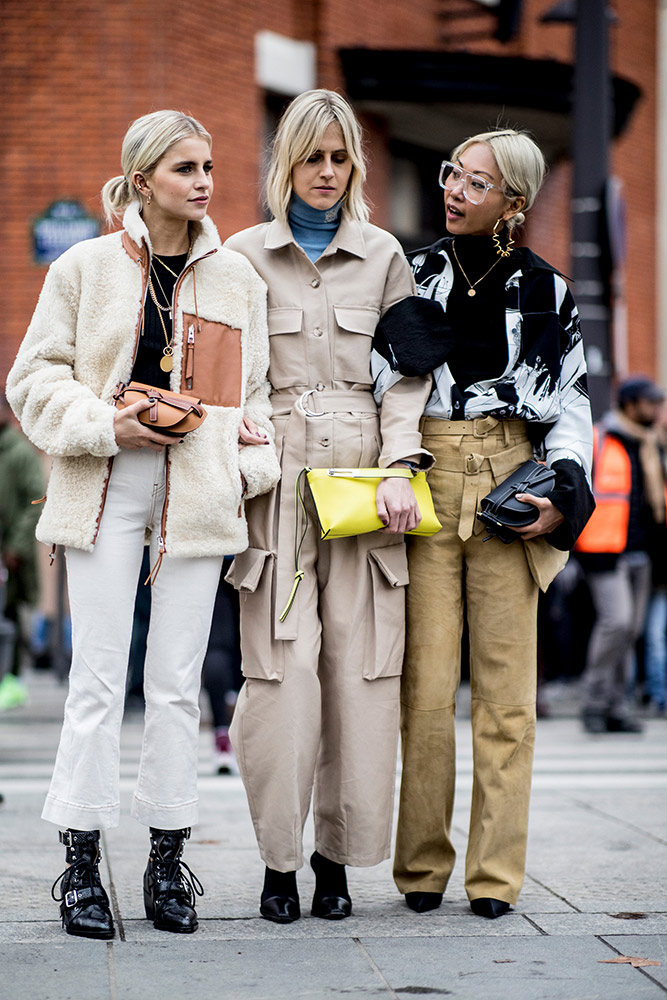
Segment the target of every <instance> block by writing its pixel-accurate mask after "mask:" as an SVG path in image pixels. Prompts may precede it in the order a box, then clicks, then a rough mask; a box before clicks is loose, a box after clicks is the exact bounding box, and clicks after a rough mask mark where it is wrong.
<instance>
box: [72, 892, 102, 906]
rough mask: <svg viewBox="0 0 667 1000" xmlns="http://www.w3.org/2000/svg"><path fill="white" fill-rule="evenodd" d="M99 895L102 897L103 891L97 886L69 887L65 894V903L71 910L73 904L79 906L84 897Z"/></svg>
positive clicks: (89, 897)
mask: <svg viewBox="0 0 667 1000" xmlns="http://www.w3.org/2000/svg"><path fill="white" fill-rule="evenodd" d="M97 896H99V897H100V898H101V896H102V892H101V891H100V890H99V889H96V888H89V889H68V890H67V892H66V893H65V896H64V903H65V906H66V907H67V909H68V910H71V909H72V907H73V906H77V905H78V904H79V903H80V902H81V900H83V899H91V898H92V899H94V898H95V897H97Z"/></svg>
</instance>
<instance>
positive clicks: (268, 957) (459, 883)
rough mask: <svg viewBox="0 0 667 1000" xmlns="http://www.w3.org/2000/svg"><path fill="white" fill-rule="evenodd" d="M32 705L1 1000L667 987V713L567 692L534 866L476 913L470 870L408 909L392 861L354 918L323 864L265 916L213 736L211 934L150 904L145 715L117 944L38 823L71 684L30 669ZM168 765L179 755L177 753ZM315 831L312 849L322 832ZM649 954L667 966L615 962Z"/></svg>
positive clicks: (366, 890) (8, 772) (24, 732)
mask: <svg viewBox="0 0 667 1000" xmlns="http://www.w3.org/2000/svg"><path fill="white" fill-rule="evenodd" d="M28 683H29V687H30V691H31V701H30V703H29V705H27V706H25V707H23V708H20V709H15V710H13V711H11V712H7V713H4V714H3V715H0V792H2V793H3V794H4V796H5V802H4V804H3V805H2V806H0V835H1V839H2V845H3V851H2V868H1V872H0V998H2V1000H10V998H11V1000H15V998H20V1000H24V998H25V1000H103V998H104V1000H107V998H108V1000H121V998H122V1000H135V998H136V1000H175V998H180V997H184V998H186V1000H204V998H206V1000H208V998H210V1000H214V998H215V1000H287V998H289V1000H322V998H346V1000H347V998H352V1000H356V998H364V1000H366V998H368V1000H370V998H378V1000H384V998H393V1000H403V998H405V997H411V996H419V997H426V998H429V997H433V998H439V997H453V998H457V1000H480V998H482V997H485V998H486V997H511V998H512V1000H597V998H600V1000H602V998H604V1000H644V998H656V1000H657V998H659V997H663V1000H664V997H665V994H667V822H666V821H667V721H665V720H664V719H657V720H651V721H649V722H647V724H646V729H645V732H644V733H643V734H642V735H640V736H626V735H614V736H601V737H593V736H587V735H585V734H584V733H583V732H582V731H581V729H580V726H579V724H578V722H577V720H576V719H575V718H573V717H572V715H571V713H570V715H569V717H568V714H567V712H568V708H571V704H569V703H567V702H565V701H562V700H559V699H558V697H557V696H558V694H559V691H556V692H555V694H554V695H553V698H552V701H553V705H554V709H555V711H554V715H555V717H554V718H552V719H547V720H543V721H540V723H539V725H538V742H537V755H536V764H535V779H534V783H533V788H534V791H533V806H532V820H531V836H530V844H529V856H528V877H527V879H526V884H525V887H524V891H523V894H522V896H521V899H520V901H519V904H518V906H517V907H516V910H515V911H514V912H512V913H511V914H509V915H507V916H506V917H503V918H501V919H500V920H496V921H488V920H485V919H484V918H481V917H475V916H474V915H473V914H472V913H471V912H470V909H469V907H468V905H467V900H466V898H465V893H464V890H463V878H462V871H461V868H462V865H461V864H459V865H457V869H456V871H455V874H454V878H453V879H452V883H451V885H450V888H449V890H448V893H447V896H446V898H445V902H444V903H443V905H442V907H441V908H440V909H439V910H437V911H435V912H433V913H429V914H421V915H420V914H416V913H412V912H411V911H410V910H408V909H407V907H406V906H405V904H404V903H403V901H402V897H400V896H399V895H398V894H397V892H396V891H395V888H394V886H393V883H392V879H391V866H390V863H389V862H385V863H384V864H382V865H379V866H378V867H377V868H374V869H354V870H352V871H350V874H349V883H350V891H351V895H352V898H353V904H354V913H353V916H352V917H351V918H350V919H348V920H344V921H341V922H334V923H330V922H327V921H323V920H317V919H314V918H312V917H310V916H309V915H307V914H308V913H309V910H310V906H309V902H310V896H311V894H312V890H313V885H314V878H313V875H312V873H311V872H310V870H309V869H308V870H306V869H304V870H303V871H302V872H301V873H300V876H299V886H300V892H301V901H302V907H303V910H304V918H303V919H302V920H300V921H298V922H297V923H295V924H291V925H288V926H282V927H281V926H278V925H276V924H271V923H269V922H267V921H265V920H262V919H260V918H259V916H258V910H257V906H258V897H259V891H260V888H261V883H262V877H263V867H262V864H261V862H260V860H259V858H258V855H257V851H256V847H255V841H254V836H253V831H252V824H251V822H250V819H249V816H248V812H247V809H246V804H245V796H244V792H243V787H242V785H241V781H240V778H235V777H231V778H230V777H218V776H213V774H212V747H211V742H212V738H211V731H210V729H208V728H206V727H204V728H203V729H202V736H201V759H200V774H201V779H200V795H201V822H200V824H199V826H198V827H197V828H196V829H195V830H194V831H193V837H192V840H191V841H190V843H189V845H188V848H187V861H188V863H189V864H190V865H191V866H192V868H193V869H194V871H195V872H196V874H197V875H198V876H199V877H200V878H201V880H202V882H203V883H204V886H205V888H206V895H205V897H204V898H203V899H202V900H201V901H200V902H199V904H198V912H199V915H200V930H199V931H198V933H196V934H194V935H191V936H190V935H187V936H182V937H181V936H178V935H169V934H165V933H163V932H160V931H156V930H155V929H154V928H153V926H152V924H151V923H149V922H148V921H147V920H146V919H145V917H144V915H143V911H142V893H141V879H142V872H143V868H144V866H145V862H146V856H147V842H148V841H147V832H146V831H145V830H144V829H143V828H141V827H139V825H138V824H137V823H135V822H134V821H133V820H132V819H130V817H129V815H128V809H129V799H130V794H131V790H132V786H133V776H134V775H135V774H136V767H137V760H138V755H139V748H140V741H141V721H140V719H139V718H138V717H137V716H134V715H131V716H129V717H128V719H127V720H126V722H125V723H124V726H123V751H122V761H121V768H122V792H123V806H124V813H123V818H122V822H121V826H120V827H119V828H118V829H117V830H113V831H110V832H109V833H107V834H106V835H105V837H104V840H105V851H104V853H105V860H104V865H105V866H107V870H106V871H105V873H104V874H105V882H106V884H107V886H108V887H111V890H112V899H113V906H114V910H115V917H116V922H117V935H116V938H115V940H114V941H112V942H108V943H106V942H96V941H89V940H85V939H76V938H71V937H68V936H67V935H66V934H65V933H64V932H63V931H62V930H61V928H60V920H59V918H58V907H57V904H55V903H53V902H52V900H51V899H50V897H49V889H50V886H51V882H52V881H53V879H55V877H56V876H57V875H58V874H59V873H60V871H61V870H62V866H63V848H62V847H61V846H60V845H59V844H58V842H57V835H56V834H55V828H53V827H51V826H50V825H48V824H46V823H43V822H42V821H41V820H39V818H38V816H39V812H40V810H41V804H42V800H43V797H44V793H45V790H46V787H47V783H48V778H49V773H50V768H51V764H52V761H53V755H54V751H55V746H56V744H57V739H58V733H59V729H60V721H61V718H62V703H63V699H64V694H65V691H64V688H63V687H62V686H60V685H58V684H57V683H56V681H55V680H54V679H53V677H52V676H51V675H50V674H32V675H29V677H28ZM458 726H459V744H460V750H459V791H458V798H457V804H456V810H455V817H454V822H455V837H456V845H457V849H458V851H459V857H460V858H461V859H462V858H463V855H464V852H465V827H466V823H467V810H468V807H469V802H470V789H471V748H470V741H469V734H468V730H469V723H468V721H467V720H466V719H465V718H462V719H461V721H460V722H459V723H458ZM165 766H168V762H166V765H165ZM307 846H309V847H310V849H311V850H312V830H311V829H310V828H309V830H308V837H307ZM619 956H640V957H645V958H649V959H652V960H655V961H659V962H660V963H661V964H660V965H659V966H646V967H644V968H633V967H632V966H631V965H628V964H617V963H614V964H601V960H605V961H606V962H608V961H609V960H613V959H615V958H617V957H619Z"/></svg>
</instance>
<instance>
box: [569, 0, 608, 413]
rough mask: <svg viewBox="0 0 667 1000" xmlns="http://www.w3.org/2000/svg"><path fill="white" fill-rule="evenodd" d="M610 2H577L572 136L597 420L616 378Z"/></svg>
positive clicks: (575, 241) (576, 266)
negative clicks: (608, 248) (609, 205)
mask: <svg viewBox="0 0 667 1000" xmlns="http://www.w3.org/2000/svg"><path fill="white" fill-rule="evenodd" d="M607 2H608V0H578V3H577V32H576V43H575V66H574V122H573V137H572V138H573V149H574V157H573V185H572V187H573V190H572V270H573V277H574V279H575V282H576V284H575V286H574V293H575V296H576V299H577V304H578V306H579V312H580V315H581V324H582V329H583V332H584V342H585V345H586V359H587V362H588V385H589V390H590V395H591V405H592V407H593V415H594V417H595V418H596V419H597V418H598V417H600V415H601V414H602V413H603V412H604V411H605V410H607V409H608V408H609V404H610V397H611V376H612V374H613V367H612V361H611V348H610V333H609V331H610V316H609V302H608V294H607V285H606V282H607V280H608V275H607V274H605V266H604V258H603V253H602V245H601V244H602V237H603V233H604V210H605V206H604V192H605V186H606V182H607V177H608V174H609V142H610V137H611V123H612V93H611V80H610V76H609V54H608V44H609V38H608V36H609V21H608V17H607Z"/></svg>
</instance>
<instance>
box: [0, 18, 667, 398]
mask: <svg viewBox="0 0 667 1000" xmlns="http://www.w3.org/2000/svg"><path fill="white" fill-rule="evenodd" d="M451 4H457V5H458V4H460V0H451V3H450V0H421V2H419V3H406V2H404V0H364V3H359V0H319V2H317V3H315V2H313V0H257V2H256V3H253V4H249V3H239V2H238V0H200V2H199V3H197V4H195V5H187V4H184V3H183V2H182V0H179V2H176V0H132V2H130V0H114V2H113V3H108V2H103V0H99V2H93V0H23V2H22V3H21V4H14V5H10V4H5V5H4V6H3V10H2V14H1V15H0V60H1V61H0V70H1V72H2V80H3V88H4V100H3V103H2V107H1V108H0V140H1V142H0V181H1V184H2V192H3V204H4V213H3V253H2V255H1V256H0V287H2V289H3V292H4V297H5V313H4V317H3V320H4V321H3V324H2V330H1V331H0V380H2V381H4V376H5V375H6V372H7V370H8V368H9V366H10V364H11V362H12V360H13V357H14V354H15V351H16V348H17V346H18V343H19V341H20V338H21V336H22V334H23V332H24V330H25V327H26V325H27V322H28V320H29V318H30V314H31V312H32V309H33V307H34V303H35V300H36V298H37V295H38V292H39V288H40V286H41V283H42V281H43V276H44V273H45V268H43V267H40V266H37V265H35V264H33V263H32V260H31V223H32V221H33V220H34V219H35V218H36V217H37V216H39V215H40V214H42V212H43V211H44V210H45V209H46V208H47V207H48V205H49V204H50V203H51V202H52V201H55V200H56V199H59V198H63V197H73V198H76V199H77V200H79V201H81V202H83V204H84V205H86V206H87V208H88V209H89V211H91V212H92V213H95V214H97V213H99V211H100V208H99V190H100V188H101V186H102V184H103V183H104V181H105V180H107V178H108V177H110V176H112V175H114V174H117V173H118V172H119V170H120V164H119V157H120V145H121V141H122V137H123V135H124V133H125V130H126V128H127V125H128V124H129V122H130V121H131V120H133V119H134V118H136V117H137V116H138V115H140V114H143V113H145V112H147V111H150V110H155V109H157V108H161V107H177V108H182V109H184V110H188V111H190V112H191V113H192V114H194V115H195V116H196V117H198V118H200V119H201V120H202V121H203V122H204V124H205V125H206V127H207V128H208V129H209V131H211V132H212V134H213V137H214V159H215V172H214V176H215V181H216V193H215V196H214V202H213V206H212V213H211V214H212V217H213V219H214V220H215V222H216V223H217V224H218V226H219V229H220V232H221V235H222V236H223V238H224V237H225V236H227V235H228V234H229V233H231V232H234V231H236V230H237V229H240V228H242V227H244V226H247V225H251V224H253V223H254V222H256V221H257V220H258V219H259V218H260V217H261V215H260V209H259V204H258V164H259V157H260V149H261V143H262V141H263V128H264V109H263V94H262V93H261V92H259V90H258V88H256V86H255V83H254V36H255V33H256V32H257V31H258V30H266V29H269V30H272V31H276V32H279V33H280V34H284V35H288V36H291V37H295V38H301V39H308V40H312V41H315V42H316V43H317V44H318V69H319V80H318V83H319V85H321V86H331V87H338V88H340V87H341V86H342V83H343V80H342V77H341V71H340V63H339V58H338V55H337V52H338V50H339V48H341V47H351V46H364V45H365V46H373V47H378V48H426V49H428V48H444V49H457V48H458V49H460V48H466V49H468V50H469V51H471V52H473V51H474V52H489V53H493V54H498V55H500V54H503V53H505V54H508V55H524V56H531V57H536V58H556V59H558V60H560V61H569V60H570V58H571V51H572V45H573V28H572V27H570V26H557V25H543V24H541V23H540V21H539V17H540V15H541V14H542V13H544V12H545V11H546V10H548V9H550V8H551V7H552V6H553V0H525V2H524V15H523V22H522V29H521V34H520V36H519V38H518V39H517V40H516V41H513V42H512V43H510V44H508V45H501V44H500V43H498V42H495V41H493V40H487V41H477V42H475V41H473V42H466V43H460V41H459V40H458V36H457V34H456V32H455V31H454V30H453V29H447V28H446V27H444V24H445V22H443V21H440V20H438V19H437V18H436V14H437V13H438V11H446V10H448V9H449V10H451V9H452V8H451ZM614 6H615V9H616V11H617V13H618V16H619V21H620V23H619V25H618V26H617V27H616V28H614V29H612V43H611V52H612V60H613V67H614V70H615V72H617V73H620V74H622V75H625V76H627V77H629V78H630V79H631V80H633V81H634V82H635V83H637V84H638V85H639V86H640V87H641V88H642V90H643V91H644V95H645V96H644V98H643V100H642V102H641V104H640V106H639V107H638V109H637V110H636V111H635V114H634V117H633V119H632V122H631V126H630V129H629V130H628V132H627V133H626V135H625V136H624V137H623V138H622V139H621V140H620V141H619V142H618V143H617V144H616V146H615V149H614V153H613V164H614V169H615V171H616V172H617V173H618V174H619V176H620V177H622V178H623V179H624V180H625V182H626V184H627V197H628V209H629V211H628V251H629V257H628V273H627V287H628V305H629V316H630V320H629V324H630V330H629V340H630V352H631V353H630V360H631V366H632V367H633V368H636V369H642V370H644V371H648V372H654V371H655V364H656V350H655V335H654V330H655V322H656V318H655V296H654V261H655V222H654V217H655V194H654V183H653V178H654V173H655V168H654V163H655V136H654V127H655V118H656V85H655V73H656V52H655V45H656V5H655V3H654V0H617V2H616V3H615V5H614ZM480 23H481V22H480ZM486 23H487V24H488V25H491V24H492V20H491V18H490V17H489V18H487V19H486ZM457 30H458V29H457ZM366 125H367V127H368V133H369V152H370V161H371V176H370V180H369V185H370V187H369V193H370V196H371V199H372V201H373V202H374V204H375V207H376V209H375V218H376V219H377V220H378V221H380V222H381V221H383V220H384V219H386V217H387V215H386V212H387V200H388V197H387V194H388V193H387V175H388V171H387V169H386V168H387V153H386V146H385V138H384V132H383V123H382V121H381V120H370V119H368V120H367V121H366ZM640 170H641V171H642V175H643V176H646V177H648V178H649V182H648V183H642V184H641V185H638V184H637V182H636V177H637V174H638V172H639V171H640ZM569 183H570V181H569V168H568V167H567V165H566V164H565V165H563V164H554V165H552V171H551V175H550V178H549V180H548V182H547V185H546V187H545V190H544V192H543V194H542V196H541V199H540V201H539V202H538V204H537V206H536V207H535V209H534V211H533V214H532V219H531V221H530V224H529V226H528V227H527V238H528V241H529V242H530V243H531V245H532V246H533V247H534V248H535V250H536V251H537V252H538V253H542V254H544V255H545V256H547V257H548V258H549V259H550V260H552V261H553V263H554V264H556V265H557V266H559V267H562V268H563V269H564V270H565V271H566V272H569V270H570V261H569ZM575 294H576V289H575Z"/></svg>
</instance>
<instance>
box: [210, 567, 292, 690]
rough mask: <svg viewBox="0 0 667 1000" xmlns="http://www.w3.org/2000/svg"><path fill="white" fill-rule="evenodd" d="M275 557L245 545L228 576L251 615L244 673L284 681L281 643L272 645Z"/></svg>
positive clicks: (245, 641)
mask: <svg viewBox="0 0 667 1000" xmlns="http://www.w3.org/2000/svg"><path fill="white" fill-rule="evenodd" d="M275 565H276V558H275V555H274V553H273V552H269V551H268V550H266V549H246V550H245V552H240V553H239V554H238V555H236V556H234V562H233V563H232V565H231V567H230V569H229V570H228V572H227V574H226V575H225V580H227V582H228V583H231V585H232V587H234V589H235V590H237V591H238V594H239V603H240V605H241V612H242V614H243V615H244V616H245V615H246V614H247V615H252V621H253V626H252V628H242V629H241V658H242V670H243V676H244V677H252V678H256V679H258V680H264V681H281V680H282V679H283V676H284V673H285V661H284V654H283V651H282V646H283V644H282V643H274V644H273V646H274V648H272V642H271V630H272V622H273V603H272V591H273V576H274V573H275Z"/></svg>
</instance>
